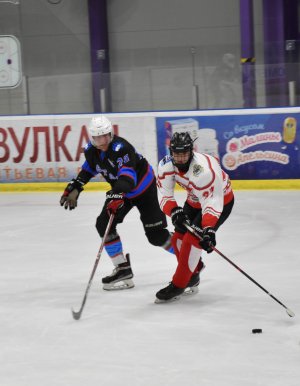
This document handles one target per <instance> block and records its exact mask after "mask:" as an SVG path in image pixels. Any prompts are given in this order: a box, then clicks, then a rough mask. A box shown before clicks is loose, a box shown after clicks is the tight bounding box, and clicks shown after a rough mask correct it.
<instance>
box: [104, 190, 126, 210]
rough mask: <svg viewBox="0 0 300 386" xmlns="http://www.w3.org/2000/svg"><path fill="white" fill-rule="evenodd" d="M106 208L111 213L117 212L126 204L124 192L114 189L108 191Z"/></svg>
mask: <svg viewBox="0 0 300 386" xmlns="http://www.w3.org/2000/svg"><path fill="white" fill-rule="evenodd" d="M106 200H107V203H106V209H107V211H108V213H109V215H111V214H112V213H113V214H116V213H117V211H118V210H119V209H121V208H122V206H123V205H124V193H114V192H113V191H112V190H110V191H109V192H107V193H106Z"/></svg>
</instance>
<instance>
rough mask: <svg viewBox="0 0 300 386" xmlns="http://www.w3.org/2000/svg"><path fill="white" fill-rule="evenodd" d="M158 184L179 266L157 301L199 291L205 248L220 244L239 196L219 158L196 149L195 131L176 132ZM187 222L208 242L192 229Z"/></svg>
mask: <svg viewBox="0 0 300 386" xmlns="http://www.w3.org/2000/svg"><path fill="white" fill-rule="evenodd" d="M157 183H158V188H159V191H160V193H161V196H162V198H161V202H160V205H161V209H162V211H163V212H164V213H165V214H166V215H167V216H170V217H171V219H172V223H173V225H174V227H175V232H174V235H173V237H172V245H173V248H174V250H175V253H176V256H177V260H178V265H177V269H176V271H175V274H174V276H173V278H172V281H171V282H170V284H169V285H168V286H167V287H165V288H163V289H161V290H160V291H158V292H157V294H156V302H158V303H159V302H165V301H170V300H175V299H176V298H178V297H180V295H181V294H183V293H184V291H185V289H186V288H191V289H192V290H193V289H194V290H195V289H197V286H198V285H199V282H200V276H199V274H200V271H201V270H202V269H203V267H204V264H203V262H202V259H201V253H202V249H204V250H205V251H206V252H208V253H210V252H212V251H213V249H212V248H211V246H212V245H213V246H215V245H216V231H217V229H218V228H219V227H220V225H222V224H223V223H224V221H225V220H226V219H227V218H228V216H229V215H230V213H231V210H232V207H233V204H234V195H233V191H232V188H231V183H230V180H229V177H228V175H227V174H226V173H225V172H224V171H223V170H222V169H221V167H220V164H219V161H218V160H217V159H216V158H215V157H213V156H210V155H208V154H202V153H197V152H194V151H193V141H192V139H191V137H190V135H189V133H187V132H184V133H175V134H174V135H173V136H172V138H171V142H170V155H167V156H165V157H164V158H163V159H162V160H161V161H160V163H159V166H158V179H157ZM176 183H177V184H178V185H180V186H181V187H182V188H184V189H185V190H186V192H187V198H186V201H185V204H184V206H183V207H181V206H179V205H178V204H177V202H176V198H175V196H174V188H175V185H176ZM185 223H187V224H189V225H190V226H191V227H192V228H193V230H194V231H195V232H196V233H198V234H199V235H200V236H201V238H202V241H201V243H200V242H199V239H198V238H197V237H196V236H195V235H194V234H192V233H191V232H189V231H187V229H186V227H185V225H184V224H185Z"/></svg>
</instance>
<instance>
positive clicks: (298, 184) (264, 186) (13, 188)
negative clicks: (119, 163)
mask: <svg viewBox="0 0 300 386" xmlns="http://www.w3.org/2000/svg"><path fill="white" fill-rule="evenodd" d="M65 187H66V183H65V182H32V183H26V182H24V183H7V184H6V183H0V193H7V192H9V193H12V192H16V193H18V192H30V193H34V192H62V191H63V190H64V188H65ZM232 187H233V189H234V190H299V189H300V179H299V180H233V181H232ZM84 190H85V191H107V190H110V185H109V184H108V183H106V182H90V183H89V184H88V185H86V186H85V188H84ZM176 190H182V188H180V187H178V188H177V189H176Z"/></svg>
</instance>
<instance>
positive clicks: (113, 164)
mask: <svg viewBox="0 0 300 386" xmlns="http://www.w3.org/2000/svg"><path fill="white" fill-rule="evenodd" d="M84 155H85V159H86V160H85V162H84V164H83V165H82V170H81V171H80V173H79V175H78V177H80V179H81V180H83V181H84V182H85V183H87V182H88V181H89V180H90V179H91V178H92V177H93V176H96V175H97V174H99V173H100V174H101V175H102V176H103V177H104V179H105V180H106V181H107V182H108V183H109V184H110V185H111V187H112V189H113V190H114V191H115V192H118V193H121V192H122V193H126V195H125V196H126V197H127V198H134V197H137V196H139V195H140V194H142V193H143V192H144V191H145V190H146V189H147V188H148V187H149V186H150V185H151V183H152V182H153V180H154V178H155V177H154V172H153V169H152V167H151V166H150V165H149V164H148V162H147V160H146V159H145V158H144V157H143V156H142V155H141V154H139V153H137V152H136V150H135V148H134V147H133V146H132V145H131V144H130V143H129V142H128V141H126V139H124V138H121V137H118V136H116V135H115V136H114V137H113V140H112V142H111V143H110V144H109V147H108V150H107V151H105V152H104V151H101V150H98V149H97V148H96V147H95V146H93V145H92V144H91V142H89V143H88V144H87V145H86V147H85V150H84Z"/></svg>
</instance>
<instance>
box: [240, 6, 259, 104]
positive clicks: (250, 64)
mask: <svg viewBox="0 0 300 386" xmlns="http://www.w3.org/2000/svg"><path fill="white" fill-rule="evenodd" d="M240 30H241V65H242V82H243V97H244V107H256V83H255V54H254V31H253V4H252V0H240Z"/></svg>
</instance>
